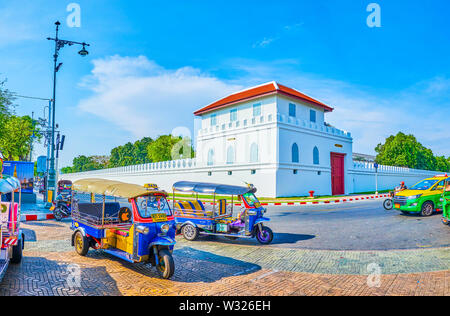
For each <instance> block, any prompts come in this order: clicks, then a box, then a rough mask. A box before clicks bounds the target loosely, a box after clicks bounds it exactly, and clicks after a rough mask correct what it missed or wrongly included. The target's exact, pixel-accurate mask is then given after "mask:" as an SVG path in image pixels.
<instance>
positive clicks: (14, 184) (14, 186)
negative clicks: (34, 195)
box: [0, 175, 20, 194]
mask: <svg viewBox="0 0 450 316" xmlns="http://www.w3.org/2000/svg"><path fill="white" fill-rule="evenodd" d="M18 189H20V181H19V180H18V179H17V178H14V177H10V176H5V175H3V178H1V179H0V193H1V194H6V193H11V192H14V191H16V190H18Z"/></svg>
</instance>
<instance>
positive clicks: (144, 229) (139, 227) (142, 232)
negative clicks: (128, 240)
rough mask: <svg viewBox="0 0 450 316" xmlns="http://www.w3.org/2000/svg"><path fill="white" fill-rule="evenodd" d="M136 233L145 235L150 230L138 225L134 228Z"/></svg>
mask: <svg viewBox="0 0 450 316" xmlns="http://www.w3.org/2000/svg"><path fill="white" fill-rule="evenodd" d="M136 231H137V232H138V233H140V234H144V235H147V234H148V233H149V232H150V229H149V228H148V227H145V226H142V225H138V226H136Z"/></svg>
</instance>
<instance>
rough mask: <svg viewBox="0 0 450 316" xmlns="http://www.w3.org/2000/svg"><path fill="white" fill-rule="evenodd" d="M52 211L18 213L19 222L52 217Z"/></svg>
mask: <svg viewBox="0 0 450 316" xmlns="http://www.w3.org/2000/svg"><path fill="white" fill-rule="evenodd" d="M54 218H55V217H54V216H53V213H35V214H22V215H20V221H21V222H29V221H45V220H48V219H54Z"/></svg>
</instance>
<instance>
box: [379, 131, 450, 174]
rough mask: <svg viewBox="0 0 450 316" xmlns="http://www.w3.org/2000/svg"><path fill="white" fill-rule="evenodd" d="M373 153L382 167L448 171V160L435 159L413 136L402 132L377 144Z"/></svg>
mask: <svg viewBox="0 0 450 316" xmlns="http://www.w3.org/2000/svg"><path fill="white" fill-rule="evenodd" d="M375 151H376V152H377V157H376V159H375V161H376V162H377V163H379V164H382V165H387V166H399V167H408V168H414V169H423V170H433V171H443V172H447V171H450V161H449V159H446V158H445V157H435V156H434V154H433V152H432V151H431V149H429V148H426V147H424V146H423V145H422V144H421V143H419V142H418V141H417V139H416V138H415V137H414V136H413V135H405V134H404V133H402V132H399V133H398V134H397V135H395V136H393V135H391V136H389V137H388V138H386V141H385V143H384V144H378V145H377V147H376V148H375Z"/></svg>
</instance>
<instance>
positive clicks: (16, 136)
mask: <svg viewBox="0 0 450 316" xmlns="http://www.w3.org/2000/svg"><path fill="white" fill-rule="evenodd" d="M5 83H6V80H4V81H0V151H1V152H2V154H3V156H4V157H5V159H7V160H26V158H27V156H28V155H29V154H30V148H31V144H32V142H34V141H36V140H37V141H39V140H40V138H41V136H40V133H39V129H38V127H37V126H36V124H35V122H34V121H33V120H32V119H31V117H29V116H16V115H13V112H14V103H13V102H14V95H13V94H12V93H11V92H10V91H9V90H8V89H6V88H5Z"/></svg>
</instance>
